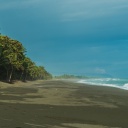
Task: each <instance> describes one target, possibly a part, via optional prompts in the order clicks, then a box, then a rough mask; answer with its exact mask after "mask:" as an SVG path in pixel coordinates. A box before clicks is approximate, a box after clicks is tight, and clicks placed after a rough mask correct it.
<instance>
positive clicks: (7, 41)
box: [0, 35, 52, 82]
mask: <svg viewBox="0 0 128 128" xmlns="http://www.w3.org/2000/svg"><path fill="white" fill-rule="evenodd" d="M25 52H26V50H25V48H24V47H23V45H22V43H20V42H19V41H17V40H13V39H11V38H9V37H7V36H2V35H0V79H2V80H3V79H5V78H6V80H7V81H8V82H11V81H12V80H24V81H26V80H36V79H49V78H51V77H52V76H51V74H50V73H48V72H47V71H46V70H45V69H44V67H42V66H36V64H35V63H34V62H33V61H32V60H31V59H30V58H28V57H26V55H25Z"/></svg>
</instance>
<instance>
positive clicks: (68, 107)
mask: <svg viewBox="0 0 128 128" xmlns="http://www.w3.org/2000/svg"><path fill="white" fill-rule="evenodd" d="M0 86H1V83H0ZM1 87H2V86H1ZM0 113H1V115H0V122H1V123H0V127H3V128H4V127H9V128H14V127H19V128H31V127H44V128H65V127H66V128H70V127H74V128H90V127H91V128H127V122H128V119H127V115H128V92H127V91H126V90H121V89H117V88H110V87H105V86H102V87H101V86H93V85H91V86H90V85H85V84H79V83H73V82H69V81H63V80H48V81H34V82H28V83H25V84H23V83H19V82H18V83H15V84H14V85H10V84H9V85H8V86H7V87H6V88H4V87H3V88H0Z"/></svg>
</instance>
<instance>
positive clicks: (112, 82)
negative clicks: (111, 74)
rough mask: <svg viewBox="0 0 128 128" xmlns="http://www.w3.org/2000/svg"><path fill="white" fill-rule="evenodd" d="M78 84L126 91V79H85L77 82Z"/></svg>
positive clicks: (127, 86)
mask: <svg viewBox="0 0 128 128" xmlns="http://www.w3.org/2000/svg"><path fill="white" fill-rule="evenodd" d="M77 82H78V83H83V84H84V83H85V84H89V85H98V86H109V87H116V88H120V89H125V90H128V79H121V78H87V79H82V80H78V81H77Z"/></svg>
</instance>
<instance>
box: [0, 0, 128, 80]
mask: <svg viewBox="0 0 128 128" xmlns="http://www.w3.org/2000/svg"><path fill="white" fill-rule="evenodd" d="M127 15H128V1H127V0H0V33H2V34H3V35H8V36H9V37H11V38H13V39H16V40H18V41H20V42H21V43H22V44H23V45H24V47H25V48H26V49H27V56H28V57H30V58H31V59H32V60H33V61H34V62H36V64H37V65H43V66H44V67H45V68H46V70H47V71H49V72H50V73H52V74H53V75H61V74H74V75H87V76H100V75H101V76H105V75H106V76H112V77H123V78H128V16H127Z"/></svg>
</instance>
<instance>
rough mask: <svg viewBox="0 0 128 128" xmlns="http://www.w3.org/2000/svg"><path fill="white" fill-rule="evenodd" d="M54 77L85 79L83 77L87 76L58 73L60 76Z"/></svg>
mask: <svg viewBox="0 0 128 128" xmlns="http://www.w3.org/2000/svg"><path fill="white" fill-rule="evenodd" d="M54 78H55V79H85V78H89V77H87V76H78V75H68V74H64V75H60V76H55V77H54Z"/></svg>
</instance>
